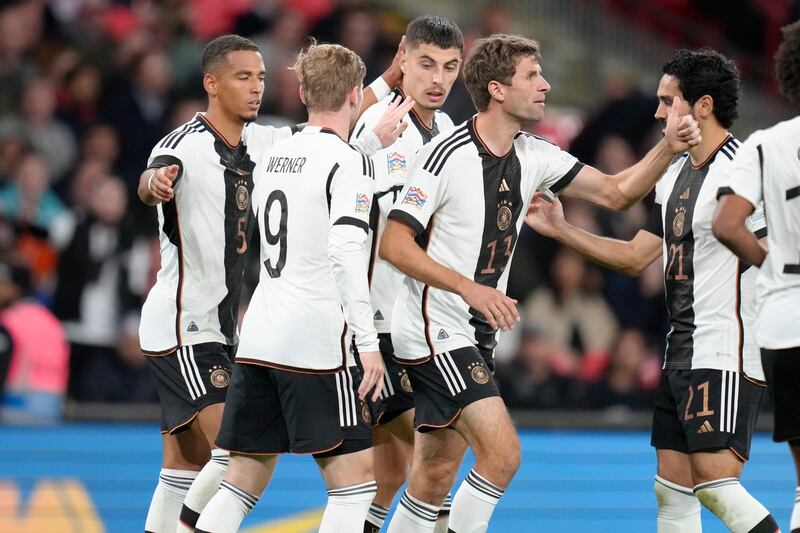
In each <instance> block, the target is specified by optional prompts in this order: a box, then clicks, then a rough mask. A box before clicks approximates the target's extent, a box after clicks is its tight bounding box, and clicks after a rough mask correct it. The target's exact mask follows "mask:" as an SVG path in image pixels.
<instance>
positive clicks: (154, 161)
mask: <svg viewBox="0 0 800 533" xmlns="http://www.w3.org/2000/svg"><path fill="white" fill-rule="evenodd" d="M189 146H190V142H189V140H188V139H185V140H184V141H183V142H182V143H180V144H178V145H177V146H175V147H174V148H173V147H171V146H169V145H168V144H166V143H165V142H164V141H162V142H160V143H159V144H157V145H156V146H155V148H153V150H152V151H151V152H150V157H149V158H148V159H147V168H161V167H168V166H170V165H178V175H177V176H176V177H175V180H173V182H172V187H173V188H175V187H177V186H178V184H179V183H180V182H181V178H183V175H184V174H185V171H186V168H185V165H184V161H189V160H190V159H191V154H190V153H189V151H190V150H189Z"/></svg>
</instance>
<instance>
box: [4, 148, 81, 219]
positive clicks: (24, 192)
mask: <svg viewBox="0 0 800 533" xmlns="http://www.w3.org/2000/svg"><path fill="white" fill-rule="evenodd" d="M50 181H51V180H50V168H49V167H48V164H47V161H46V160H45V159H44V158H43V157H42V156H41V155H39V154H37V153H34V152H30V153H28V154H27V155H26V156H25V157H24V158H23V159H22V161H21V162H20V165H19V167H18V168H17V170H16V173H15V176H14V181H13V182H12V183H10V184H8V185H6V186H5V187H3V188H2V189H0V209H2V211H3V213H4V214H5V215H6V216H7V217H9V218H10V219H12V220H16V221H18V222H19V223H20V224H23V225H30V226H35V227H37V228H40V229H42V230H44V231H45V232H49V231H50V228H51V227H52V225H53V222H54V221H55V219H56V217H58V216H59V215H61V214H63V213H64V212H65V210H66V207H65V206H64V204H63V203H62V202H61V200H60V199H59V198H58V196H56V195H55V193H53V191H52V190H51V189H50Z"/></svg>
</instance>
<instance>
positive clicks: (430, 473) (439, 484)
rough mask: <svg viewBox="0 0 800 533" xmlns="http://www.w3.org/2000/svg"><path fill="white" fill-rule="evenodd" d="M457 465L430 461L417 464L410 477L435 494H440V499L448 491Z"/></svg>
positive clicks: (456, 470) (448, 462)
mask: <svg viewBox="0 0 800 533" xmlns="http://www.w3.org/2000/svg"><path fill="white" fill-rule="evenodd" d="M457 472H458V464H457V463H453V462H450V461H431V462H425V464H417V465H415V467H414V473H413V474H412V477H414V478H415V479H417V480H420V481H422V482H423V483H424V484H425V486H426V487H427V488H428V489H430V490H431V491H432V492H435V493H437V494H438V493H439V492H441V493H442V497H444V496H445V495H446V494H447V491H448V490H450V486H451V485H452V482H453V480H454V479H455V476H456V473H457Z"/></svg>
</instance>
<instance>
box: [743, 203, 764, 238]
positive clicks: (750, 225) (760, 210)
mask: <svg viewBox="0 0 800 533" xmlns="http://www.w3.org/2000/svg"><path fill="white" fill-rule="evenodd" d="M746 224H747V229H749V230H750V231H752V232H753V235H755V236H756V238H758V239H761V238H763V237H766V236H767V217H766V214H765V213H764V203H763V202H759V203H758V206H756V210H755V211H753V214H752V215H750V216H749V217H748V218H747V222H746Z"/></svg>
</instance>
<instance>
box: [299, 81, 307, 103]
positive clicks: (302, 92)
mask: <svg viewBox="0 0 800 533" xmlns="http://www.w3.org/2000/svg"><path fill="white" fill-rule="evenodd" d="M298 93H299V94H300V101H301V102H303V105H306V93H305V91H304V90H303V86H302V85H301V86H300V89H298Z"/></svg>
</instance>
